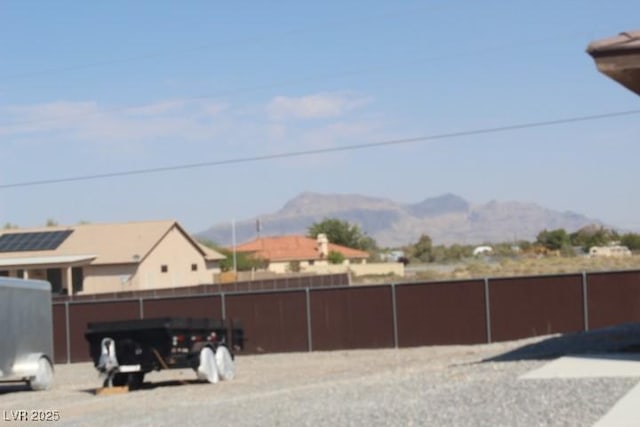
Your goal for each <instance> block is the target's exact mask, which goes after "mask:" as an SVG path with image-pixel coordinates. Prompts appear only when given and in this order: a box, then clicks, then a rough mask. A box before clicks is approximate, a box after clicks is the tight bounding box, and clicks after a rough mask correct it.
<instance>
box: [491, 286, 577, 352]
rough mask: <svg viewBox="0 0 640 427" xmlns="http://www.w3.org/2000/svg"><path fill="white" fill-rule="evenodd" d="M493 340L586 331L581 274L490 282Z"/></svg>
mask: <svg viewBox="0 0 640 427" xmlns="http://www.w3.org/2000/svg"><path fill="white" fill-rule="evenodd" d="M489 294H490V308H491V333H492V340H493V341H506V340H513V339H519V338H525V337H532V336H537V335H544V334H552V333H566V332H577V331H581V330H584V310H583V293H582V275H566V276H565V275H563V276H544V277H517V278H504V279H491V280H490V281H489Z"/></svg>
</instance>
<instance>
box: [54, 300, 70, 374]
mask: <svg viewBox="0 0 640 427" xmlns="http://www.w3.org/2000/svg"><path fill="white" fill-rule="evenodd" d="M51 309H52V317H53V363H67V314H66V310H65V305H64V304H53V305H52V306H51Z"/></svg>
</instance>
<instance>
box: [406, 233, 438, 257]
mask: <svg viewBox="0 0 640 427" xmlns="http://www.w3.org/2000/svg"><path fill="white" fill-rule="evenodd" d="M432 250H433V242H432V240H431V237H429V236H428V235H426V234H422V235H420V238H419V239H418V241H417V242H416V243H415V244H414V245H413V247H412V251H411V252H412V256H413V258H415V259H418V260H420V261H422V262H431V261H433V255H432V253H431V252H432Z"/></svg>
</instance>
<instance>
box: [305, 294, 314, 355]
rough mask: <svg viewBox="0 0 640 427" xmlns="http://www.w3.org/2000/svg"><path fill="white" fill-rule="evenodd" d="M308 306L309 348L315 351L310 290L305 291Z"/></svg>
mask: <svg viewBox="0 0 640 427" xmlns="http://www.w3.org/2000/svg"><path fill="white" fill-rule="evenodd" d="M304 294H305V299H306V306H307V348H308V350H309V351H310V352H311V351H313V337H312V336H311V292H310V291H309V288H305V289H304Z"/></svg>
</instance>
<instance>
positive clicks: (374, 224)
mask: <svg viewBox="0 0 640 427" xmlns="http://www.w3.org/2000/svg"><path fill="white" fill-rule="evenodd" d="M252 218H253V219H250V220H247V221H242V222H238V223H237V224H236V235H237V241H238V242H245V241H249V240H252V239H254V238H255V237H256V229H255V215H254V216H253V217H252ZM324 218H338V219H341V220H343V221H348V222H350V223H353V224H357V225H358V226H360V228H361V229H362V231H364V232H365V233H367V234H368V235H370V236H372V237H373V238H374V239H376V240H377V242H378V244H380V245H381V246H388V247H398V246H402V245H406V244H410V243H414V242H416V241H417V240H418V238H419V237H420V235H421V234H428V235H429V236H431V238H432V239H433V241H434V242H435V243H437V244H452V243H460V244H476V243H478V244H479V243H484V242H506V241H511V240H513V239H514V238H517V239H525V240H534V239H535V236H536V235H537V234H538V233H539V232H540V231H542V230H544V229H557V228H564V229H566V230H567V231H569V232H573V231H576V230H578V229H580V228H581V227H584V226H586V225H589V224H594V223H600V221H597V220H594V219H589V218H587V217H585V216H583V215H580V214H577V213H575V212H558V211H554V210H551V209H547V208H544V207H541V206H539V205H536V204H535V203H530V202H517V201H505V202H501V201H497V200H491V201H490V202H487V203H485V204H474V205H473V206H472V205H471V204H470V203H469V202H468V201H467V200H465V199H464V198H462V197H460V196H458V195H456V194H452V193H445V194H441V195H439V196H435V197H429V198H426V199H424V200H423V201H421V202H418V203H414V204H402V203H398V202H394V201H392V200H389V199H385V198H378V197H371V196H363V195H359V194H322V193H314V192H304V193H301V194H299V195H297V196H295V197H294V198H292V199H290V200H289V201H287V202H286V203H285V204H284V205H283V207H282V208H281V209H280V210H278V211H277V212H275V213H272V214H262V215H260V219H261V224H262V231H261V235H263V236H273V235H283V234H306V232H307V229H308V227H309V226H310V225H311V224H313V223H314V222H318V221H322V220H323V219H324ZM197 236H198V237H202V238H207V239H210V240H213V241H215V242H217V243H219V244H222V245H228V244H231V242H230V241H229V236H231V230H230V225H229V224H219V225H214V226H213V227H211V228H210V229H208V230H206V231H204V232H201V233H198V234H197Z"/></svg>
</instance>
